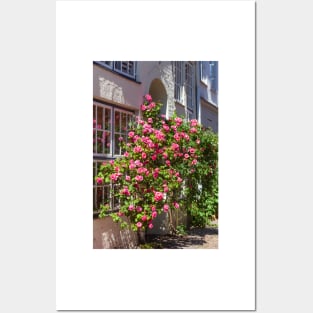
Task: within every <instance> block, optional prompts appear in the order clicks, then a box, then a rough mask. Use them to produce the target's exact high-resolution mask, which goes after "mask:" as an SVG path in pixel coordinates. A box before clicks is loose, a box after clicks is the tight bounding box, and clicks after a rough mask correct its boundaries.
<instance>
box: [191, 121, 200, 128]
mask: <svg viewBox="0 0 313 313" xmlns="http://www.w3.org/2000/svg"><path fill="white" fill-rule="evenodd" d="M190 125H191V127H195V126H197V125H198V121H197V120H191V121H190Z"/></svg>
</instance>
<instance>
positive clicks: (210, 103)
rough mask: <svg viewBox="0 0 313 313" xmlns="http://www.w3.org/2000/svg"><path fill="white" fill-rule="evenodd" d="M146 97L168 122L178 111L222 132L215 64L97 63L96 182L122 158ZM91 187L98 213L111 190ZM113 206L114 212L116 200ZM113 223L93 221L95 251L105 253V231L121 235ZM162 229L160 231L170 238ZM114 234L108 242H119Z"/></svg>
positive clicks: (94, 100) (95, 72)
mask: <svg viewBox="0 0 313 313" xmlns="http://www.w3.org/2000/svg"><path fill="white" fill-rule="evenodd" d="M147 93H149V94H151V96H152V98H153V100H154V101H156V102H161V103H163V106H162V112H161V113H162V114H165V115H166V117H170V116H171V115H172V114H173V113H174V112H175V111H176V113H177V115H179V116H184V117H185V118H186V119H198V121H199V122H201V124H202V125H203V126H205V127H211V128H212V129H213V131H215V132H217V131H218V62H217V61H195V62H192V61H139V62H135V61H94V62H93V121H94V122H93V176H95V175H96V173H97V168H98V166H99V165H100V164H101V163H102V162H105V161H107V160H110V159H114V158H116V157H119V156H121V154H122V152H121V149H120V147H119V138H120V137H123V138H124V137H126V136H127V130H128V123H129V121H131V120H132V119H134V117H135V116H136V115H140V105H141V104H142V102H143V96H144V95H145V94H147ZM93 184H94V186H93V188H94V192H93V194H94V197H93V207H94V212H97V209H98V208H99V205H100V203H101V202H102V201H103V199H105V198H108V197H109V191H110V188H112V186H97V185H95V182H93ZM111 204H112V207H114V199H111ZM109 223H110V222H109V221H108V220H107V221H99V220H97V218H95V219H94V241H95V242H96V243H94V247H100V246H101V245H102V247H104V246H105V245H104V243H103V242H104V241H105V240H107V241H108V240H109V239H108V238H106V239H105V238H103V236H107V234H104V232H103V230H104V229H105V228H109V229H111V230H112V229H113V228H114V231H116V232H118V231H119V230H118V229H117V228H116V225H114V226H110V225H109ZM162 227H163V226H162V225H160V227H159V231H164V232H166V228H165V227H163V228H162ZM156 229H157V228H156ZM114 231H113V230H112V236H111V235H109V237H110V236H111V237H110V238H117V237H118V236H117V235H114ZM99 234H102V235H101V236H102V237H101V236H100V235H99ZM99 236H100V237H101V238H102V239H101V238H100V237H99ZM127 236H130V234H128V235H127ZM124 237H125V236H124ZM112 240H113V239H112ZM120 240H122V239H121V238H120ZM113 241H114V240H113ZM100 242H101V243H100ZM119 244H120V243H116V245H119ZM99 245H100V246H99ZM112 245H113V246H114V243H112Z"/></svg>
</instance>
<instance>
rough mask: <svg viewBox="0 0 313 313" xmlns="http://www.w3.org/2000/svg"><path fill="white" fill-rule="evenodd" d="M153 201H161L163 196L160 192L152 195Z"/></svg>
mask: <svg viewBox="0 0 313 313" xmlns="http://www.w3.org/2000/svg"><path fill="white" fill-rule="evenodd" d="M154 200H155V201H161V200H163V194H162V192H158V191H157V192H156V193H155V194H154Z"/></svg>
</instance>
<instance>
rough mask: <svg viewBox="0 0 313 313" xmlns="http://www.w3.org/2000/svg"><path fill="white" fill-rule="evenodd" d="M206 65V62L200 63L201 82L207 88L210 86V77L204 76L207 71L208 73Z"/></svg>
mask: <svg viewBox="0 0 313 313" xmlns="http://www.w3.org/2000/svg"><path fill="white" fill-rule="evenodd" d="M205 63H206V62H204V61H200V80H201V82H202V83H203V84H205V85H206V86H207V85H208V75H206V76H205V75H204V73H205V71H206V67H205Z"/></svg>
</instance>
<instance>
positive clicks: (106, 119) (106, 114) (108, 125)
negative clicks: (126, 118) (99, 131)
mask: <svg viewBox="0 0 313 313" xmlns="http://www.w3.org/2000/svg"><path fill="white" fill-rule="evenodd" d="M104 129H105V130H111V110H110V109H105V111H104Z"/></svg>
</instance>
